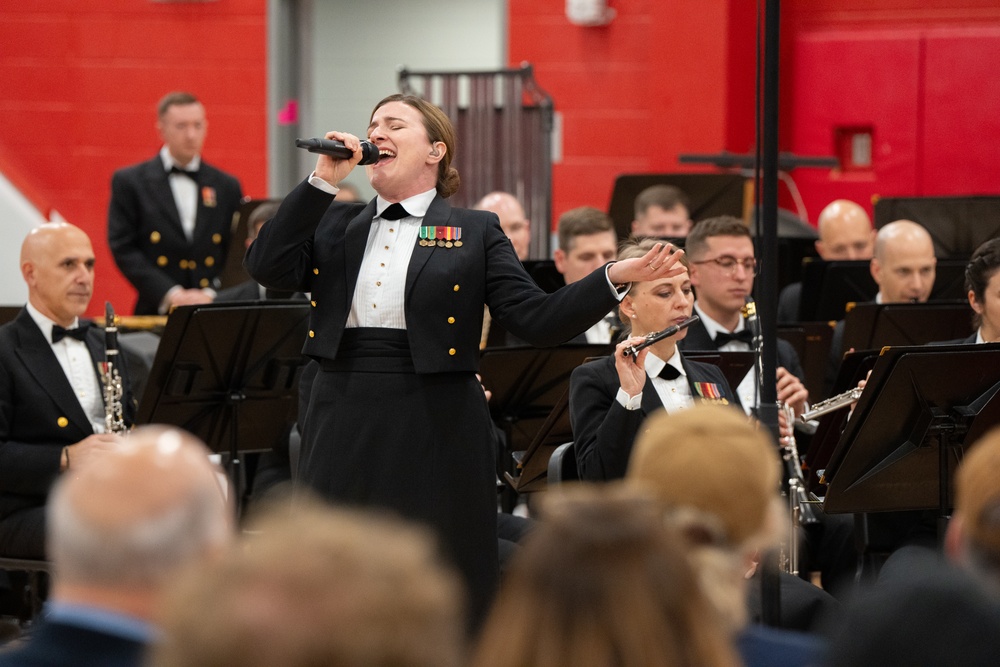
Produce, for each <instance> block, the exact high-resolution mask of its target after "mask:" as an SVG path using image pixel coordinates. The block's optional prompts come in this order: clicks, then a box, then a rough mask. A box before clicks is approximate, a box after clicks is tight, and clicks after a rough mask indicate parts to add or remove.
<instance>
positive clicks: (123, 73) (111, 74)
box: [0, 0, 267, 314]
mask: <svg viewBox="0 0 1000 667" xmlns="http://www.w3.org/2000/svg"><path fill="white" fill-rule="evenodd" d="M266 12H267V2H266V0H217V1H216V2H204V3H202V2H180V3H171V2H150V1H148V0H90V1H88V2H85V3H81V2H78V1H74V2H69V1H68V0H47V1H45V2H38V1H29V2H8V3H4V4H3V8H2V9H0V68H2V69H0V71H2V73H3V86H2V93H0V167H2V168H3V171H4V172H5V173H6V174H8V177H9V178H11V179H12V180H13V181H14V182H15V184H16V185H18V186H20V187H21V188H22V189H23V191H24V192H25V193H27V194H28V195H29V196H30V197H32V198H33V199H34V200H35V204H36V205H37V206H39V208H41V209H43V211H45V212H47V211H48V210H49V209H55V210H57V211H58V212H59V213H60V214H61V215H62V216H63V217H65V218H66V219H67V220H69V221H70V222H72V223H74V224H76V225H79V226H80V227H82V228H83V229H85V230H86V231H87V232H88V233H89V234H90V236H91V239H92V240H93V243H94V249H95V251H96V255H97V261H98V273H97V286H96V290H95V295H94V298H93V300H92V301H91V308H90V310H91V314H99V313H103V307H104V301H105V300H111V301H112V303H113V304H114V305H115V306H116V308H118V309H119V310H120V311H121V312H127V308H128V307H130V304H131V303H132V302H133V301H134V292H133V290H132V288H131V286H130V285H129V284H128V282H127V281H126V280H125V279H124V278H123V277H122V276H121V274H119V273H118V270H117V268H116V267H115V266H114V261H113V260H112V258H111V254H110V251H108V249H107V240H106V215H107V205H108V198H109V196H110V183H111V174H112V172H113V171H114V170H115V169H117V168H119V167H122V166H125V165H128V164H131V163H133V162H138V161H140V160H143V159H147V158H149V157H152V156H153V155H154V154H155V153H156V151H157V150H158V149H159V147H160V142H159V139H158V137H157V135H156V131H155V128H154V123H155V121H156V103H157V101H158V100H159V98H160V97H162V96H163V95H164V94H165V93H167V92H169V91H171V90H176V89H184V90H190V91H191V92H193V93H195V94H196V95H198V96H199V97H200V98H201V99H202V100H203V102H204V103H205V106H206V108H207V112H208V119H209V132H208V140H207V142H206V146H205V159H206V160H207V161H208V162H211V163H212V164H215V165H217V166H219V167H221V168H223V169H225V170H226V171H229V172H231V173H233V174H235V175H236V176H238V177H239V178H240V180H241V181H242V183H243V190H244V192H245V193H247V194H251V195H254V196H263V195H264V194H266V192H267V189H266V175H267V128H266V113H267V106H266V102H267V80H266V73H267V60H266ZM9 242H12V243H20V239H10V240H9Z"/></svg>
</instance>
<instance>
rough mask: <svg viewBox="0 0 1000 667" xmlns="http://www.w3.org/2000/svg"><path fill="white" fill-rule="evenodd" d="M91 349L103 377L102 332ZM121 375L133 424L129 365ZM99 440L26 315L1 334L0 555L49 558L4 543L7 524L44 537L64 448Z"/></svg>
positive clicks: (36, 546) (93, 336)
mask: <svg viewBox="0 0 1000 667" xmlns="http://www.w3.org/2000/svg"><path fill="white" fill-rule="evenodd" d="M86 343H87V347H88V348H89V350H90V356H91V359H92V360H93V362H94V373H95V374H96V373H97V372H98V370H97V368H98V367H97V364H98V363H99V362H101V361H104V356H105V355H104V332H103V330H102V329H100V328H98V327H90V329H89V330H88V332H87V339H86ZM122 356H124V355H119V357H122ZM121 375H122V381H123V384H124V395H123V398H122V403H123V412H124V418H125V421H126V423H127V424H131V423H132V422H133V419H134V416H135V411H134V408H133V404H132V394H131V386H130V384H129V380H128V372H127V368H125V365H124V363H123V365H122V368H121ZM93 433H94V429H93V427H92V426H91V424H90V421H89V420H88V419H87V415H86V414H85V413H84V411H83V408H82V407H81V406H80V401H79V400H78V399H77V397H76V395H75V394H74V393H73V388H72V386H71V385H70V383H69V380H68V379H66V373H65V372H64V371H63V369H62V366H60V365H59V360H58V359H56V356H55V354H54V353H53V352H52V347H51V345H50V343H49V341H48V340H46V339H45V336H44V335H43V334H42V332H41V330H40V329H39V328H38V325H36V324H35V321H34V320H33V319H31V315H30V314H29V313H28V311H27V309H22V310H21V312H20V313H19V314H18V316H17V318H16V319H14V321H12V322H8V323H7V324H5V325H3V326H2V327H0V554H3V555H6V556H18V555H19V556H22V557H26V558H41V557H43V555H44V554H43V553H42V552H41V550H40V547H41V546H42V544H41V542H43V540H41V539H36V540H29V542H32V543H31V544H21V543H15V542H10V541H5V540H4V539H3V537H4V536H5V524H6V523H7V522H8V521H9V520H17V521H20V520H21V519H25V520H28V521H30V522H31V523H32V524H33V525H34V527H35V528H37V529H38V537H39V538H40V537H41V535H42V534H43V532H44V531H43V528H44V518H43V512H42V508H44V506H45V501H46V498H47V497H48V493H49V487H50V486H51V485H52V483H53V482H54V481H55V479H56V477H57V476H58V475H59V464H60V460H61V457H62V448H63V447H65V446H66V445H72V444H75V443H77V442H79V441H81V440H83V439H84V438H86V437H87V436H89V435H93ZM70 465H71V466H72V461H71V462H70ZM31 532H32V533H35V532H36V531H34V530H32V531H31ZM18 542H20V541H19V540H18ZM25 551H34V552H35V553H25Z"/></svg>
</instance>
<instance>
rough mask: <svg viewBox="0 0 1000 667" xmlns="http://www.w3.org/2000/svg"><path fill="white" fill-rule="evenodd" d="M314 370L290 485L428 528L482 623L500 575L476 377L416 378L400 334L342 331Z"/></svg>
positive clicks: (490, 465)
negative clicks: (333, 355)
mask: <svg viewBox="0 0 1000 667" xmlns="http://www.w3.org/2000/svg"><path fill="white" fill-rule="evenodd" d="M321 365H322V368H323V370H322V371H321V372H320V373H318V374H317V376H316V380H315V383H314V384H313V388H312V392H311V397H310V401H309V409H308V411H307V413H306V418H305V421H304V424H303V434H302V454H301V457H300V461H299V470H298V480H299V481H300V482H301V483H303V484H305V485H306V486H307V487H309V488H311V489H312V490H314V491H315V492H317V493H319V494H320V495H321V496H322V497H324V498H327V499H328V500H331V501H334V502H338V503H344V504H349V505H356V506H362V507H377V508H388V509H390V510H393V511H395V512H396V513H398V514H400V515H401V516H403V517H405V518H407V519H411V520H415V521H418V522H421V523H423V524H425V525H428V526H430V527H431V528H432V529H434V530H435V531H436V533H437V535H438V536H439V538H440V540H441V547H442V550H443V554H444V556H445V557H446V558H447V559H449V560H450V561H451V562H452V563H453V564H454V565H456V566H457V567H458V569H459V570H460V572H461V573H462V575H463V577H464V578H465V581H466V585H467V586H468V589H469V594H470V612H471V616H472V618H473V619H478V618H481V617H482V615H483V614H485V612H486V609H487V607H488V605H489V603H490V601H491V599H492V596H493V593H494V591H495V589H496V585H497V580H498V576H499V574H498V572H499V567H498V559H497V534H496V531H497V529H496V521H497V497H496V472H495V460H496V459H495V453H494V452H495V448H496V442H495V440H494V435H493V429H492V423H491V421H490V414H489V409H488V407H487V404H486V398H485V396H484V394H483V389H482V386H481V385H480V383H479V381H478V380H477V379H476V376H475V374H474V373H435V374H423V375H420V374H417V373H415V372H414V370H413V363H412V360H411V358H410V352H409V347H408V345H407V340H406V332H405V331H402V330H398V329H347V330H346V331H345V332H344V339H343V341H342V343H341V347H340V350H339V351H338V358H337V359H336V360H335V361H329V360H327V361H324V362H322V364H321Z"/></svg>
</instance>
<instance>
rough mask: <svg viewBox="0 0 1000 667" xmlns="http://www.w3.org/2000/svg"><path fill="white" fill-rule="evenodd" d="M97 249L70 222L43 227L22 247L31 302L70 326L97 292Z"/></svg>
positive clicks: (80, 230)
mask: <svg viewBox="0 0 1000 667" xmlns="http://www.w3.org/2000/svg"><path fill="white" fill-rule="evenodd" d="M94 263H95V259H94V249H93V248H92V247H91V245H90V238H89V237H88V236H87V234H86V233H85V232H84V231H83V230H82V229H80V228H79V227H76V226H75V225H71V224H69V223H68V222H49V223H45V224H43V225H40V226H38V227H36V228H34V229H32V230H31V231H30V232H28V235H27V236H26V237H25V239H24V242H23V243H22V244H21V275H22V276H23V277H24V282H26V283H27V284H28V303H30V304H31V305H32V306H34V307H35V308H37V309H38V311H39V312H40V313H41V314H42V315H44V316H45V317H47V318H49V319H50V320H52V321H53V322H55V323H56V324H58V325H60V326H63V327H68V326H70V325H71V324H73V322H74V320H75V319H76V318H77V317H79V316H80V315H83V313H84V312H85V311H86V310H87V305H88V304H90V297H91V295H92V294H93V291H94Z"/></svg>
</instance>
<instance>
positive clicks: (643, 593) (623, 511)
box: [471, 483, 739, 667]
mask: <svg viewBox="0 0 1000 667" xmlns="http://www.w3.org/2000/svg"><path fill="white" fill-rule="evenodd" d="M541 509H542V510H543V518H542V521H540V522H539V523H538V525H537V527H536V528H535V529H534V530H533V531H532V533H531V535H530V536H529V537H528V538H526V539H525V541H524V544H523V545H522V547H521V549H520V550H519V552H518V553H517V555H516V556H515V557H514V559H513V561H512V563H511V567H510V569H509V573H508V576H507V579H506V580H505V582H504V585H503V587H502V588H501V591H500V596H499V598H498V600H497V603H496V606H495V607H494V609H493V611H492V612H491V614H490V617H489V619H488V620H487V623H486V626H485V628H484V630H483V633H482V637H481V639H480V642H479V645H478V646H477V648H476V650H475V654H474V656H473V660H472V662H471V665H473V667H522V666H523V665H545V667H563V666H565V667H578V666H579V665H602V666H608V665H614V666H615V667H681V666H690V665H698V666H699V667H714V666H716V665H720V666H721V665H726V666H727V667H730V666H731V665H737V664H739V660H738V659H737V658H736V656H735V655H734V652H733V648H732V645H731V644H730V642H729V635H728V633H727V630H726V628H725V627H724V626H723V625H722V622H721V620H720V618H719V616H718V615H717V613H716V612H715V610H714V609H713V608H712V606H711V604H710V603H709V602H708V600H707V599H706V598H705V596H704V593H702V591H701V590H700V588H699V585H698V578H697V575H696V573H695V572H694V571H693V570H692V567H691V565H690V563H689V562H688V559H687V555H686V552H685V549H684V546H683V544H684V541H683V539H681V538H680V536H679V535H677V534H676V533H675V532H674V530H673V529H672V528H671V527H670V526H668V525H665V524H664V522H663V519H662V516H661V514H660V509H659V506H658V504H657V503H655V502H654V501H653V500H652V499H651V498H648V497H645V496H644V495H642V494H640V493H637V492H635V491H633V490H630V489H626V488H624V487H623V486H622V485H621V484H619V483H615V484H609V485H602V486H600V487H597V486H590V487H587V486H578V487H576V488H569V487H568V488H560V489H559V490H558V491H550V492H549V493H547V494H546V497H545V498H544V499H543V504H542V508H541Z"/></svg>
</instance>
